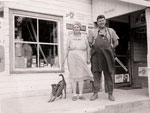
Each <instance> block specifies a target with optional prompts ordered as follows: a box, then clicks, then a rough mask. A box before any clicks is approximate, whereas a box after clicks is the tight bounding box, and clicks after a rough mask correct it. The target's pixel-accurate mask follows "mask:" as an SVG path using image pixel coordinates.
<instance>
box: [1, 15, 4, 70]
mask: <svg viewBox="0 0 150 113" xmlns="http://www.w3.org/2000/svg"><path fill="white" fill-rule="evenodd" d="M2 24H3V19H2V18H0V72H3V71H4V70H5V60H4V45H3V42H4V41H3V29H2V26H3V25H2Z"/></svg>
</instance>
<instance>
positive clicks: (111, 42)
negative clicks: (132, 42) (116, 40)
mask: <svg viewBox="0 0 150 113" xmlns="http://www.w3.org/2000/svg"><path fill="white" fill-rule="evenodd" d="M106 29H107V31H108V33H109V36H110V44H111V46H112V47H113V41H112V37H111V34H110V30H109V28H108V27H106Z"/></svg>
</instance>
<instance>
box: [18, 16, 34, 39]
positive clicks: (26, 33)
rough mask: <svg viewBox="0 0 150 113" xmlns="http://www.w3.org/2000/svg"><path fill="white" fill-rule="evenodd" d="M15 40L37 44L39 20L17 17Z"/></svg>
mask: <svg viewBox="0 0 150 113" xmlns="http://www.w3.org/2000/svg"><path fill="white" fill-rule="evenodd" d="M15 39H16V40H20V39H23V41H30V42H37V19H33V18H28V17H22V16H15Z"/></svg>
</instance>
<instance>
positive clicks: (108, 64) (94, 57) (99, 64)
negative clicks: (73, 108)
mask: <svg viewBox="0 0 150 113" xmlns="http://www.w3.org/2000/svg"><path fill="white" fill-rule="evenodd" d="M97 25H98V27H97V28H96V29H94V30H93V32H92V33H91V34H90V35H89V37H88V39H89V43H90V46H91V71H92V73H93V76H94V88H93V89H94V94H93V95H92V97H91V98H90V100H91V101H93V100H96V99H97V98H98V91H99V89H100V80H101V74H102V71H103V73H104V80H105V92H106V93H108V99H109V100H110V101H114V100H115V98H114V96H113V84H114V83H113V75H114V68H115V59H114V48H115V47H116V46H117V45H118V39H119V37H118V36H117V34H116V32H115V31H114V30H113V29H112V28H108V27H106V19H105V16H104V15H99V16H98V17H97Z"/></svg>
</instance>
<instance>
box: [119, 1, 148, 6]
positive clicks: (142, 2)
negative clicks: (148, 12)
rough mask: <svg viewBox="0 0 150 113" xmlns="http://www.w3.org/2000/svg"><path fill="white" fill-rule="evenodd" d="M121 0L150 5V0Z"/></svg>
mask: <svg viewBox="0 0 150 113" xmlns="http://www.w3.org/2000/svg"><path fill="white" fill-rule="evenodd" d="M120 1H122V2H127V3H132V4H136V5H142V6H146V7H150V0H120Z"/></svg>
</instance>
